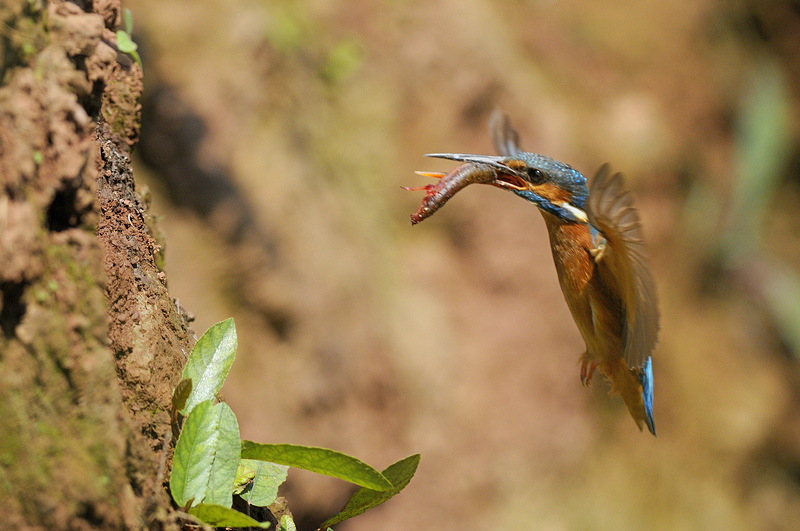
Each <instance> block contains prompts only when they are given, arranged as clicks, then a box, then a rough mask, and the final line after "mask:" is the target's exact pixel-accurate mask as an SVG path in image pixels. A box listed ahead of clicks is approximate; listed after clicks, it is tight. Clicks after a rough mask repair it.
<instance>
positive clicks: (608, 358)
mask: <svg viewBox="0 0 800 531" xmlns="http://www.w3.org/2000/svg"><path fill="white" fill-rule="evenodd" d="M490 130H491V135H492V140H493V141H494V145H495V147H496V148H497V151H498V153H499V156H489V155H469V154H460V153H433V154H429V155H426V156H427V157H436V158H442V159H449V160H455V161H459V162H462V163H463V164H462V165H460V166H459V167H458V168H456V169H455V170H453V171H451V172H450V173H448V174H446V175H445V174H442V173H430V172H418V173H420V174H421V175H426V176H429V177H437V178H440V179H441V180H440V181H439V183H437V184H436V185H427V186H422V187H417V188H406V189H407V190H420V189H422V190H427V192H428V193H427V194H426V196H425V198H424V199H423V201H422V204H421V205H420V207H419V209H418V210H417V212H416V213H415V214H413V215H412V216H411V221H412V223H414V224H416V223H419V222H420V221H422V220H423V219H425V218H427V217H428V216H430V215H432V214H433V213H434V212H435V211H436V210H438V209H439V208H440V207H441V206H443V205H444V203H446V202H447V200H448V199H449V198H450V197H452V196H453V195H454V194H455V193H456V192H458V191H459V190H460V189H462V188H464V187H465V186H467V185H469V184H473V183H481V184H491V185H493V186H497V187H499V188H503V189H505V190H510V191H512V192H514V193H515V194H517V195H518V196H519V197H522V198H523V199H526V200H528V201H530V202H531V203H533V204H534V205H536V206H537V207H538V208H539V211H540V212H541V213H542V216H543V217H544V221H545V224H546V225H547V230H548V233H549V234H550V247H551V248H552V251H553V261H554V262H555V266H556V271H557V273H558V280H559V282H560V284H561V291H562V292H563V293H564V298H565V299H566V301H567V306H568V307H569V309H570V312H571V313H572V317H573V318H574V320H575V323H576V324H577V325H578V329H579V330H580V333H581V336H583V340H584V342H585V343H586V352H584V354H583V355H582V356H581V358H580V360H581V373H580V375H581V382H582V383H583V385H584V386H586V387H588V386H589V383H590V382H591V379H592V375H593V374H594V372H595V370H599V371H600V372H602V373H603V374H605V376H606V377H607V378H608V380H609V381H610V383H611V390H612V392H613V393H619V394H620V395H621V396H622V399H623V400H624V401H625V405H627V406H628V410H629V411H630V413H631V415H632V416H633V419H634V420H635V421H636V423H637V425H638V426H639V429H640V430H641V429H642V428H643V425H645V424H646V425H647V428H648V429H649V430H650V432H651V433H652V434H653V435H655V434H656V427H655V423H654V421H653V364H652V360H651V356H650V355H651V352H652V351H653V348H654V347H655V345H656V341H657V335H658V328H659V326H658V307H657V302H656V292H655V284H654V282H653V277H652V275H651V274H650V269H649V266H648V262H647V255H646V253H645V248H644V242H643V240H642V229H641V225H640V223H639V215H638V214H637V212H636V210H635V209H634V208H633V198H632V197H631V195H630V193H628V192H626V191H624V190H623V187H622V175H621V174H619V173H615V174H612V173H611V172H610V170H609V167H608V165H607V164H606V165H603V166H602V167H601V168H600V169H599V170H598V172H597V175H596V176H595V178H594V179H593V181H592V183H591V186H590V187H587V184H586V177H584V176H583V175H582V174H581V173H580V172H578V171H577V170H576V169H574V168H573V167H571V166H569V165H567V164H564V163H563V162H559V161H557V160H554V159H552V158H550V157H546V156H544V155H538V154H535V153H528V152H525V151H522V150H521V149H520V147H519V135H518V134H517V132H516V131H515V130H514V129H513V128H512V127H511V124H510V121H509V119H508V116H507V115H505V114H503V113H501V112H499V111H496V112H495V113H494V114H493V115H492V120H491V124H490Z"/></svg>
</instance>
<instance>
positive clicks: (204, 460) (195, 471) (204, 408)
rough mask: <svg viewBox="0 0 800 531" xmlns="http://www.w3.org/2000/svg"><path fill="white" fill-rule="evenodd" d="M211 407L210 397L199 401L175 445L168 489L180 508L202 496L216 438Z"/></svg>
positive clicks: (216, 432)
mask: <svg viewBox="0 0 800 531" xmlns="http://www.w3.org/2000/svg"><path fill="white" fill-rule="evenodd" d="M212 408H213V404H212V403H211V401H210V400H208V401H205V402H202V403H200V404H198V405H197V407H195V408H194V409H193V410H192V412H191V413H190V414H189V416H188V417H187V418H186V422H184V424H183V430H181V434H180V436H179V437H178V442H177V443H176V445H175V456H174V457H173V461H172V472H171V474H170V477H169V490H170V492H171V493H172V499H173V500H175V503H176V504H177V505H178V506H179V507H183V506H184V505H186V502H188V501H189V500H191V499H194V500H195V502H196V503H200V502H201V501H202V499H203V497H204V496H205V492H206V486H207V485H208V478H209V476H210V474H211V465H212V464H213V462H214V451H215V449H216V444H217V441H218V440H219V432H218V430H217V425H216V422H212V421H211V419H212V418H213V412H212Z"/></svg>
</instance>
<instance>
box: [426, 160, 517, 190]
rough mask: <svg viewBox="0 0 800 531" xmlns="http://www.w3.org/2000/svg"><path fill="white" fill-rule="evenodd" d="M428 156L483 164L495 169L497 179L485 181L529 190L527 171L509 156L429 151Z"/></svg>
mask: <svg viewBox="0 0 800 531" xmlns="http://www.w3.org/2000/svg"><path fill="white" fill-rule="evenodd" d="M425 156H426V157H433V158H437V159H447V160H455V161H458V162H471V163H473V164H483V165H485V166H489V167H490V168H492V169H493V170H494V171H495V180H493V181H488V182H484V183H483V184H491V185H494V186H497V187H499V188H505V189H507V190H527V189H528V184H527V181H526V179H525V176H526V174H525V172H524V171H521V170H519V169H516V168H513V167H511V166H510V165H509V164H508V162H509V159H508V157H502V156H493V155H473V154H469V153H428V154H426V155H425Z"/></svg>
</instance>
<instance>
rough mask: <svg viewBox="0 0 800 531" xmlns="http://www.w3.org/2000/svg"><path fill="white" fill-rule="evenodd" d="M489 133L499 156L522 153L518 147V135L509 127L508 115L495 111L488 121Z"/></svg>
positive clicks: (498, 110)
mask: <svg viewBox="0 0 800 531" xmlns="http://www.w3.org/2000/svg"><path fill="white" fill-rule="evenodd" d="M489 132H490V133H491V135H492V142H493V143H494V147H495V149H497V153H498V154H499V155H503V156H506V157H508V156H510V155H516V154H517V153H519V152H520V151H522V150H521V149H520V147H519V133H517V131H516V130H515V129H514V128H513V127H511V120H510V119H509V118H508V115H507V114H506V113H504V112H503V111H501V110H500V109H495V111H494V112H493V113H492V117H491V118H490V119H489Z"/></svg>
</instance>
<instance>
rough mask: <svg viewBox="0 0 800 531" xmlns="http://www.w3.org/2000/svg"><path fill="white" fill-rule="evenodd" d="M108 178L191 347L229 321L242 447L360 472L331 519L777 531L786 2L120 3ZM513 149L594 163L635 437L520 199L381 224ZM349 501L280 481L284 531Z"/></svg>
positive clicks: (783, 331) (794, 193) (799, 226)
mask: <svg viewBox="0 0 800 531" xmlns="http://www.w3.org/2000/svg"><path fill="white" fill-rule="evenodd" d="M130 7H131V9H132V11H133V14H134V21H135V27H134V36H135V39H136V40H137V42H138V43H139V45H140V50H141V51H142V58H143V61H144V69H145V87H146V88H145V91H146V95H145V101H144V102H143V103H144V108H143V127H142V137H141V142H140V145H139V146H137V148H136V150H137V153H136V154H137V156H138V160H137V167H136V176H137V180H139V182H140V183H143V184H146V185H147V186H148V187H149V188H150V190H151V192H152V202H153V206H154V211H155V212H156V213H157V214H161V215H163V219H162V220H161V227H162V229H163V230H164V232H165V234H166V257H167V258H166V267H167V273H168V279H169V286H170V290H171V293H172V295H173V296H175V297H178V298H179V300H180V302H181V303H182V304H183V305H184V306H185V307H186V308H188V309H189V310H190V311H191V312H193V313H194V314H195V315H196V318H197V319H196V322H195V329H196V330H197V331H198V333H201V332H202V331H204V330H205V329H206V328H207V327H208V326H210V325H211V324H213V323H215V322H217V321H220V320H222V319H224V318H227V317H230V316H233V317H234V318H235V320H236V326H237V330H238V333H239V345H240V346H239V352H238V355H237V360H236V363H235V364H234V366H233V369H232V372H231V376H230V378H229V380H228V383H227V385H226V386H225V389H224V394H225V398H226V400H227V401H228V403H229V404H230V405H231V406H232V408H233V410H234V411H235V412H236V413H237V415H238V417H239V420H240V422H241V429H242V436H243V437H245V438H248V439H252V440H256V441H260V442H291V443H297V444H306V445H315V446H327V447H331V448H335V449H337V450H340V451H344V452H347V453H350V454H352V455H355V456H357V457H359V458H361V459H363V460H365V461H367V462H369V463H370V464H372V465H374V466H376V467H377V468H384V467H385V466H387V465H389V464H391V463H392V462H394V461H396V460H398V459H400V458H402V457H405V456H407V455H409V454H411V453H417V452H419V453H421V454H422V462H421V464H420V468H419V470H418V473H417V476H416V477H415V479H414V480H413V481H412V483H411V484H410V485H409V487H408V488H407V489H406V491H404V492H403V493H401V494H400V495H399V496H398V497H397V498H395V499H393V500H391V501H390V502H389V503H387V504H386V505H384V506H382V507H381V508H379V509H376V510H374V511H370V512H369V513H367V514H365V515H364V516H361V517H359V518H357V519H355V520H353V521H352V522H349V523H346V524H343V525H341V526H340V528H341V529H346V530H348V531H354V530H358V531H361V530H368V529H370V530H371V529H381V530H406V529H437V530H464V529H476V530H484V529H486V530H488V529H493V530H495V529H501V530H516V529H556V530H560V529H565V530H569V529H664V530H667V529H668V530H676V529H687V530H689V529H691V530H694V529H729V530H738V529H742V530H746V529H748V530H749V529H798V528H800V424H799V423H800V409H798V407H797V404H798V400H799V399H800V371H799V370H798V361H800V358H798V355H800V280H798V279H800V276H799V275H800V237H798V234H799V233H800V208H798V207H800V179H799V178H798V174H799V173H800V149H799V148H800V143H798V134H797V133H798V131H799V130H800V129H799V128H798V98H799V97H800V93H799V92H800V91H798V86H799V83H800V4H799V3H798V2H796V1H777V0H776V1H774V2H754V1H739V2H713V1H710V0H703V1H699V2H697V1H688V0H677V1H675V2H645V1H638V2H637V1H631V0H612V1H610V2H579V1H559V2H556V1H527V2H525V1H509V2H489V1H485V0H484V1H481V0H467V1H459V2H456V1H453V0H449V1H448V0H444V1H433V2H431V1H426V2H413V1H410V0H366V1H358V2H336V1H332V0H309V1H292V0H245V1H225V0H220V1H216V2H184V1H179V0H157V1H156V0H142V1H140V2H137V3H135V4H133V5H131V6H130ZM496 107H500V108H502V109H504V110H506V111H507V112H508V113H509V114H510V115H511V117H512V120H513V123H514V125H515V126H516V127H517V129H519V131H520V133H521V135H522V145H523V147H524V148H526V149H527V150H530V151H535V152H539V153H544V154H547V155H550V156H552V157H554V158H557V159H559V160H563V161H565V162H568V163H570V164H572V165H574V166H575V167H577V168H578V169H579V170H581V171H583V172H584V173H585V174H587V176H590V177H591V176H592V175H593V174H594V171H595V170H596V168H597V167H599V166H600V164H602V163H604V162H610V163H611V164H612V166H613V168H614V169H617V170H620V171H623V172H624V173H625V175H626V177H627V182H628V185H629V187H630V188H632V189H633V190H634V193H635V195H636V201H637V205H638V207H639V209H640V212H641V217H642V218H643V223H644V228H645V234H646V237H647V243H648V246H649V250H650V255H651V262H652V267H653V270H654V275H655V277H656V281H657V284H658V292H659V297H660V307H661V314H662V330H661V334H660V344H659V346H658V347H657V350H656V352H655V353H654V356H653V359H654V362H653V363H654V370H655V393H656V394H655V419H656V425H657V428H658V434H659V436H658V438H653V437H651V436H650V435H649V434H647V433H640V432H639V431H638V430H637V429H636V426H635V424H634V422H633V421H632V420H631V418H630V416H629V415H628V412H627V411H626V409H625V407H624V405H623V403H622V401H621V400H620V399H618V398H613V399H612V398H609V397H608V396H607V389H608V387H607V385H606V384H605V382H603V381H602V379H601V378H597V379H596V380H595V384H594V386H593V388H592V389H590V390H588V391H586V390H584V389H583V388H582V387H581V385H580V381H579V378H578V372H579V366H578V365H577V360H578V356H579V354H581V352H582V351H583V343H582V340H581V338H580V336H579V334H578V331H577V329H576V327H575V325H574V324H573V322H572V319H571V317H570V315H569V312H568V310H567V308H566V304H565V303H564V301H563V298H562V296H561V292H560V290H559V287H558V282H557V279H556V275H555V270H554V267H553V263H552V259H551V256H550V250H549V246H548V243H547V237H546V231H545V228H544V224H543V222H542V221H541V218H540V215H539V214H538V212H537V211H536V209H535V208H534V207H533V206H532V205H530V204H526V203H525V202H524V201H522V200H520V199H518V198H516V197H514V196H513V195H511V194H508V193H505V192H503V191H500V190H496V189H491V188H489V187H477V186H475V187H470V188H468V189H466V190H465V191H463V192H461V193H460V194H459V195H458V197H456V198H455V199H454V200H452V201H451V202H450V203H449V204H448V205H447V207H446V208H444V209H443V210H441V211H440V212H439V213H437V214H436V215H435V216H434V217H433V218H432V219H430V220H428V221H426V222H425V223H423V224H421V225H419V226H417V227H414V228H412V227H411V225H410V222H409V219H408V216H409V214H410V213H411V212H413V211H414V209H415V208H416V205H417V204H418V202H419V200H420V199H421V197H422V193H421V192H417V193H409V192H403V191H401V190H400V186H401V185H410V186H418V185H422V184H427V182H428V180H426V179H425V178H423V177H420V176H417V175H415V174H414V173H413V171H414V170H434V171H435V170H448V169H450V168H452V167H453V165H452V164H448V163H447V162H446V161H435V160H430V159H424V158H422V154H423V153H428V152H442V151H445V152H446V151H458V152H473V153H492V151H493V149H492V147H491V142H490V140H489V137H488V133H487V122H488V117H489V115H490V113H491V112H492V110H493V109H494V108H496ZM349 492H350V487H349V486H348V485H346V484H343V483H341V482H337V481H335V480H329V479H327V478H321V477H317V476H314V475H312V474H306V473H303V472H300V471H294V470H293V471H291V472H290V480H289V482H288V483H287V484H286V485H285V487H284V488H283V490H282V493H283V494H284V495H285V496H286V497H287V498H288V501H289V504H290V506H291V507H292V508H293V510H294V513H295V517H296V520H297V521H298V524H299V525H300V528H301V529H313V528H314V527H315V526H316V525H318V524H319V523H320V522H321V521H322V520H323V519H325V518H326V517H327V516H330V515H331V514H333V513H334V512H336V511H337V510H338V509H340V508H341V505H342V504H343V503H344V501H345V500H346V498H347V496H348V494H349Z"/></svg>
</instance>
